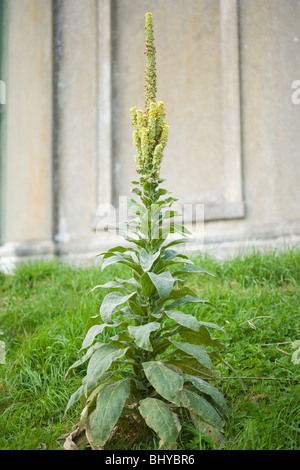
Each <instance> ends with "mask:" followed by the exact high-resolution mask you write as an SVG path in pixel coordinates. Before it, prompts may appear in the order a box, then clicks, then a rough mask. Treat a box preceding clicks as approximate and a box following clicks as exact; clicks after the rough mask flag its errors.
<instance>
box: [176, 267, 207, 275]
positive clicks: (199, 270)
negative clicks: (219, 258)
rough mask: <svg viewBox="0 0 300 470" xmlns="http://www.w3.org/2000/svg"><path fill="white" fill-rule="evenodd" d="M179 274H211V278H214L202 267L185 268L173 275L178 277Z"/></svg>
mask: <svg viewBox="0 0 300 470" xmlns="http://www.w3.org/2000/svg"><path fill="white" fill-rule="evenodd" d="M179 274H209V275H210V276H214V275H213V274H211V273H210V272H208V271H206V270H205V269H203V268H201V267H200V266H183V267H182V268H180V269H178V270H177V271H175V272H174V273H173V275H174V276H178V275H179Z"/></svg>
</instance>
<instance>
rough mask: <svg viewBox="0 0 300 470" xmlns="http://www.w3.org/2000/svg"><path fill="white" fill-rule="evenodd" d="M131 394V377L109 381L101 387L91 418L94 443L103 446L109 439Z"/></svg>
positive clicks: (90, 424) (90, 425) (90, 423)
mask: <svg viewBox="0 0 300 470" xmlns="http://www.w3.org/2000/svg"><path fill="white" fill-rule="evenodd" d="M129 394H130V380H129V379H125V380H124V379H123V380H119V381H118V382H112V383H108V384H107V385H104V386H103V387H102V388H101V390H100V393H99V395H98V398H97V403H96V408H95V410H94V411H93V412H92V413H91V415H90V418H89V427H90V432H91V435H92V439H93V443H94V444H96V445H97V446H103V445H104V444H105V443H106V441H107V440H108V438H109V436H110V434H111V431H112V429H113V427H114V426H115V424H116V423H117V421H118V419H119V417H120V415H121V413H122V410H123V407H124V404H125V402H126V399H127V398H128V396H129Z"/></svg>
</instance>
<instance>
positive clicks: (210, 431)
mask: <svg viewBox="0 0 300 470" xmlns="http://www.w3.org/2000/svg"><path fill="white" fill-rule="evenodd" d="M190 416H191V419H192V422H193V424H194V426H195V428H196V429H197V430H198V431H200V432H201V433H203V434H205V435H206V436H209V437H210V438H211V439H212V440H213V441H214V442H215V443H216V444H218V445H219V446H222V444H223V442H224V436H223V434H222V432H221V430H218V429H217V428H216V427H215V426H212V425H211V424H208V423H207V422H206V421H203V419H202V418H201V417H200V416H199V415H197V414H196V413H193V412H192V411H190Z"/></svg>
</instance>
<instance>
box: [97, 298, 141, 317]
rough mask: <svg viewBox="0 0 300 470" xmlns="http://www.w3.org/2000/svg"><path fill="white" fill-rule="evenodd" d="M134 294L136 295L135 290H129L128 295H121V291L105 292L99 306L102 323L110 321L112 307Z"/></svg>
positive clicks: (122, 302)
mask: <svg viewBox="0 0 300 470" xmlns="http://www.w3.org/2000/svg"><path fill="white" fill-rule="evenodd" d="M134 295H136V292H131V293H130V294H129V295H123V294H122V293H121V292H110V293H109V294H107V295H106V297H104V299H103V302H102V304H101V307H100V315H101V318H102V320H103V321H104V323H112V321H111V316H112V312H113V311H114V309H115V308H116V307H118V305H122V304H124V303H125V302H127V300H128V299H130V298H131V297H132V296H134Z"/></svg>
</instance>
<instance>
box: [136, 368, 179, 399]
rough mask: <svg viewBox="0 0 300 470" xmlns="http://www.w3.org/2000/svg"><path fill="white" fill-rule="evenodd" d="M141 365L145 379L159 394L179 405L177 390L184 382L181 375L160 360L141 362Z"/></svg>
mask: <svg viewBox="0 0 300 470" xmlns="http://www.w3.org/2000/svg"><path fill="white" fill-rule="evenodd" d="M142 365H143V368H144V372H145V374H146V377H147V379H148V380H149V382H150V383H151V385H152V386H153V387H154V388H155V390H156V391H157V392H158V393H159V395H161V396H162V397H163V398H165V399H166V400H169V401H170V402H172V403H175V404H177V405H179V404H180V394H179V392H180V391H181V390H182V389H183V383H184V380H183V377H182V375H180V374H178V373H177V372H174V371H173V370H171V369H169V368H168V367H167V366H165V365H164V364H163V363H162V362H161V361H152V362H143V364H142Z"/></svg>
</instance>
